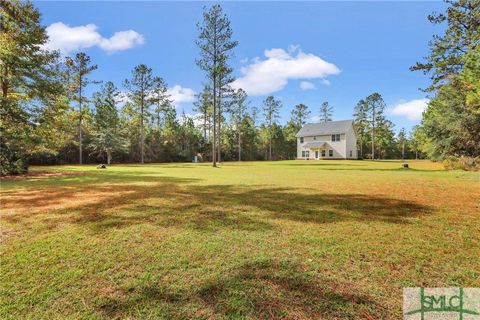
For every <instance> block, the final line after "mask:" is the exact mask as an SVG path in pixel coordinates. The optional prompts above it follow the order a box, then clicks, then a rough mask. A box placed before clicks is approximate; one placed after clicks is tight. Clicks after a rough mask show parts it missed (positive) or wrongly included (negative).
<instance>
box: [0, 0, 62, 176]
mask: <svg viewBox="0 0 480 320" xmlns="http://www.w3.org/2000/svg"><path fill="white" fill-rule="evenodd" d="M40 20H41V15H40V12H39V11H38V10H37V9H36V8H35V7H34V6H33V4H32V3H31V2H20V1H18V0H12V1H1V5H0V86H1V90H2V93H1V95H0V162H1V174H2V175H6V174H15V173H21V172H24V171H26V170H27V167H28V157H29V155H30V151H31V149H32V145H34V143H33V141H32V135H33V130H34V127H33V125H32V124H33V122H32V121H31V120H32V119H31V117H32V113H31V110H30V109H29V108H27V107H26V102H27V101H30V100H33V99H38V100H40V101H42V102H43V101H44V100H50V101H53V102H54V103H55V104H57V102H58V100H57V99H56V98H57V97H58V96H59V95H60V94H61V92H62V91H63V86H62V83H61V82H60V81H59V75H58V70H57V68H56V66H57V63H58V53H57V52H48V51H46V50H44V49H42V48H43V46H44V45H45V43H46V42H47V40H48V36H47V33H46V32H45V28H44V27H42V26H41V25H40Z"/></svg>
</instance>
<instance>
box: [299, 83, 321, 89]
mask: <svg viewBox="0 0 480 320" xmlns="http://www.w3.org/2000/svg"><path fill="white" fill-rule="evenodd" d="M300 89H302V90H314V89H317V87H315V85H314V84H313V83H311V82H308V81H302V82H300Z"/></svg>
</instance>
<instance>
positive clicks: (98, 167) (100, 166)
mask: <svg viewBox="0 0 480 320" xmlns="http://www.w3.org/2000/svg"><path fill="white" fill-rule="evenodd" d="M97 169H107V166H106V165H104V164H103V163H102V164H99V165H98V166H97Z"/></svg>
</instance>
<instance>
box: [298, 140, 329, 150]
mask: <svg viewBox="0 0 480 320" xmlns="http://www.w3.org/2000/svg"><path fill="white" fill-rule="evenodd" d="M329 146H330V145H329V144H328V143H326V142H325V141H314V142H308V143H306V144H305V145H304V146H303V147H304V148H310V149H311V148H321V147H329Z"/></svg>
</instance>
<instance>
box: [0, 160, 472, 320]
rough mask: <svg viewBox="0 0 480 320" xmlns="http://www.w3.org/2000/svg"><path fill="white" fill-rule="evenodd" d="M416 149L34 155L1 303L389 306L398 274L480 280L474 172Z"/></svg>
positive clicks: (156, 314) (97, 311)
mask: <svg viewBox="0 0 480 320" xmlns="http://www.w3.org/2000/svg"><path fill="white" fill-rule="evenodd" d="M409 163H410V167H411V169H401V168H400V164H401V162H399V161H378V162H377V161H376V162H371V161H303V162H302V161H283V162H244V163H226V164H224V165H221V167H220V168H217V169H215V168H212V167H210V166H209V165H208V164H158V165H157V164H155V165H115V166H112V167H109V168H108V169H106V170H97V169H95V166H94V165H86V166H58V167H42V168H33V173H34V174H32V175H30V176H28V177H24V178H15V179H5V180H3V181H2V187H1V227H2V228H1V229H2V244H1V274H0V282H1V283H0V285H1V307H0V308H1V309H0V318H2V319H18V318H31V319H60V318H62V319H64V318H70V319H80V318H88V319H106V318H130V319H283V318H285V319H344V318H348V319H353V318H355V319H380V318H382V319H393V318H400V317H401V306H402V287H411V286H423V287H443V286H463V287H479V286H480V259H479V257H480V202H479V199H480V175H479V173H471V172H470V173H469V172H463V171H444V170H443V169H442V167H441V165H439V164H435V163H431V162H427V161H409ZM46 171H47V172H46Z"/></svg>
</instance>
